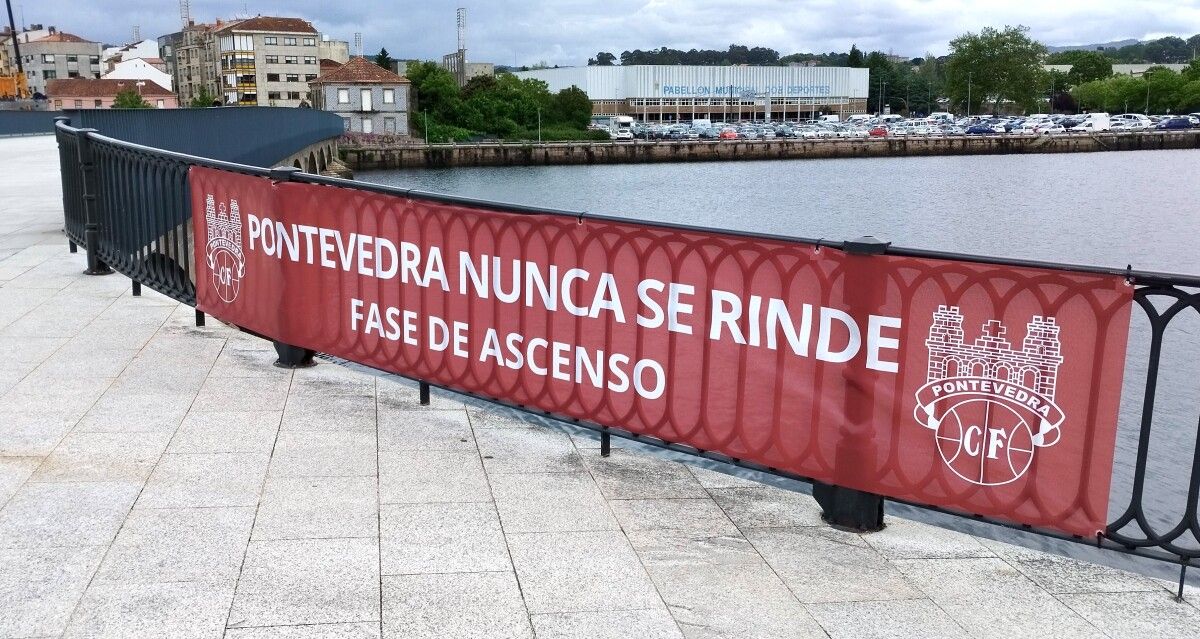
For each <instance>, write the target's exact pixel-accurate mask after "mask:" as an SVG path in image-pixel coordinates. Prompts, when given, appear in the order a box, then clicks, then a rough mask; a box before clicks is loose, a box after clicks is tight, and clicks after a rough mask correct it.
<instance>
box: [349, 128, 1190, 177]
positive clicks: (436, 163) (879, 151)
mask: <svg viewBox="0 0 1200 639" xmlns="http://www.w3.org/2000/svg"><path fill="white" fill-rule="evenodd" d="M1151 149H1200V131H1178V132H1174V131H1172V132H1152V133H1141V134H1111V133H1102V134H1098V135H1061V136H1032V135H1031V136H1003V137H1001V136H995V137H983V136H979V137H975V136H971V137H967V136H960V137H930V138H890V139H883V138H879V139H866V140H861V139H860V140H782V141H774V142H763V141H719V142H716V141H712V142H710V141H703V142H651V143H642V142H639V143H630V142H621V143H613V142H577V143H561V144H544V145H534V144H486V145H442V144H439V145H432V146H428V147H427V146H425V145H413V146H398V147H392V148H355V147H345V146H343V147H342V156H343V158H344V161H345V162H346V164H347V165H348V166H349V167H350V168H351V169H353V170H355V171H360V170H370V169H392V168H435V167H455V166H522V165H556V164H625V163H630V164H634V163H643V162H705V161H720V160H784V159H811V158H851V157H905V156H923V155H989V154H991V155H999V154H1015V153H1083V152H1093V151H1139V150H1151Z"/></svg>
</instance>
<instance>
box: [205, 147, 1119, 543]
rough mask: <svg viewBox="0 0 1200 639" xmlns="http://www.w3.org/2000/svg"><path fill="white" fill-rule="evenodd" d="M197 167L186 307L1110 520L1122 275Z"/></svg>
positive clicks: (1009, 509)
mask: <svg viewBox="0 0 1200 639" xmlns="http://www.w3.org/2000/svg"><path fill="white" fill-rule="evenodd" d="M189 181H190V186H191V193H192V213H193V231H194V241H195V250H196V254H197V255H198V256H200V255H203V256H204V259H197V273H196V293H197V306H198V308H199V309H200V310H202V311H205V312H206V313H209V314H211V315H213V316H215V317H217V318H219V319H221V320H224V321H226V322H229V323H232V324H235V325H237V326H240V327H243V328H245V329H247V330H250V331H253V332H255V333H257V334H260V335H263V336H267V337H270V338H273V339H277V340H279V341H281V342H284V343H287V344H291V345H294V346H299V347H303V348H307V349H312V350H316V351H320V352H325V353H329V354H332V355H336V356H338V357H342V358H345V359H348V360H351V361H356V362H360V363H363V364H366V365H368V366H372V367H375V368H379V369H382V370H387V371H392V372H395V373H399V374H402V375H406V376H409V377H414V378H419V379H424V380H428V381H430V382H432V383H436V384H438V385H441V386H445V387H448V388H452V389H456V390H460V391H463V392H468V393H473V394H476V395H480V396H483V397H488V398H497V399H500V400H503V401H506V402H509V403H512V404H519V405H523V406H526V407H530V408H534V409H538V410H544V411H549V412H551V413H553V414H555V415H558V416H561V417H565V418H576V419H580V420H586V421H589V422H593V423H599V424H603V425H607V426H612V427H616V428H620V429H623V430H627V431H630V432H634V433H638V434H642V435H646V436H651V437H655V438H658V439H661V440H664V441H668V442H674V443H680V444H686V445H688V446H692V447H695V448H697V449H701V450H705V451H714V452H719V453H722V454H724V455H728V456H730V457H733V458H736V459H739V460H744V461H749V462H754V463H757V464H761V465H763V466H767V467H770V468H773V469H777V470H779V471H782V472H785V473H790V474H794V475H799V476H803V477H810V478H813V479H816V480H819V481H823V482H827V483H833V484H837V485H841V486H846V487H849V488H855V489H859V490H865V491H869V492H873V493H877V494H882V495H886V496H890V497H894V498H898V499H903V500H907V501H912V502H918V503H925V504H931V505H936V506H940V507H944V508H948V509H952V510H958V511H961V512H966V513H973V514H981V515H987V516H992V517H997V518H1002V519H1007V520H1009V521H1012V522H1017V523H1021V524H1029V525H1032V526H1039V527H1044V528H1052V529H1055V530H1060V531H1063V532H1067V533H1071V534H1078V535H1086V536H1092V535H1094V534H1096V532H1098V531H1100V530H1102V529H1103V528H1104V525H1105V523H1106V521H1107V506H1108V492H1109V483H1110V480H1111V475H1112V462H1113V449H1114V445H1115V437H1116V423H1117V412H1118V408H1119V403H1120V389H1121V381H1122V373H1123V369H1124V360H1125V344H1126V339H1127V334H1128V330H1129V315H1130V307H1131V302H1132V294H1133V293H1132V288H1131V287H1130V286H1128V285H1127V284H1126V282H1125V281H1124V279H1123V278H1121V277H1119V276H1110V275H1105V274H1096V273H1084V272H1075V271H1069V270H1052V269H1040V268H1025V267H1012V266H999V265H992V264H986V263H973V262H958V261H953V260H941V259H926V258H915V257H903V256H895V255H887V254H885V255H854V254H850V253H846V252H843V251H840V250H835V249H831V248H818V247H816V246H813V245H808V244H804V243H802V242H791V241H786V240H778V239H768V238H753V237H744V236H735V235H729V234H723V233H720V232H714V231H707V230H696V229H687V228H677V227H666V226H656V225H653V224H642V223H635V222H631V221H623V220H614V219H604V218H577V217H573V216H562V215H552V214H530V213H523V212H515V211H506V210H504V209H502V208H482V207H475V206H467V205H459V204H450V203H444V202H434V201H428V200H422V199H416V198H412V197H407V196H403V195H393V194H387V193H375V192H367V191H360V190H352V189H342V188H337V187H332V186H319V185H312V184H303V183H293V182H283V183H276V182H273V181H271V180H269V179H267V178H260V177H253V176H247V175H241V174H235V173H230V172H224V171H220V170H215V169H207V168H201V167H193V168H191V169H190V175H189Z"/></svg>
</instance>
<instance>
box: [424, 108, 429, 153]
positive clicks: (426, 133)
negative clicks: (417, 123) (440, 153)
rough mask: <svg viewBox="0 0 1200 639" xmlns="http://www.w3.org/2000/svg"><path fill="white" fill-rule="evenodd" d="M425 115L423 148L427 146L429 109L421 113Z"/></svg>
mask: <svg viewBox="0 0 1200 639" xmlns="http://www.w3.org/2000/svg"><path fill="white" fill-rule="evenodd" d="M422 113H424V114H425V146H429V109H425V110H424V111H422Z"/></svg>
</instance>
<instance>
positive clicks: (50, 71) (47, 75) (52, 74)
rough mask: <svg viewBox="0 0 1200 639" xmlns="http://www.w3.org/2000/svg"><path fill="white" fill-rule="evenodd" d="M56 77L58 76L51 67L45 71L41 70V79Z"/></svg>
mask: <svg viewBox="0 0 1200 639" xmlns="http://www.w3.org/2000/svg"><path fill="white" fill-rule="evenodd" d="M57 77H58V74H57V73H55V72H54V70H53V69H48V70H46V71H42V79H43V80H53V79H54V78H57Z"/></svg>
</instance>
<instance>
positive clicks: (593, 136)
mask: <svg viewBox="0 0 1200 639" xmlns="http://www.w3.org/2000/svg"><path fill="white" fill-rule="evenodd" d="M610 138H611V136H609V134H608V131H598V130H592V129H571V128H563V127H554V128H546V127H543V128H542V141H543V142H575V141H579V140H609V139H610ZM505 139H507V140H522V141H527V142H536V141H537V139H538V132H537V129H533V130H532V131H528V130H527V131H518V132H517V133H516V134H514V135H510V136H506V137H505Z"/></svg>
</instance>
